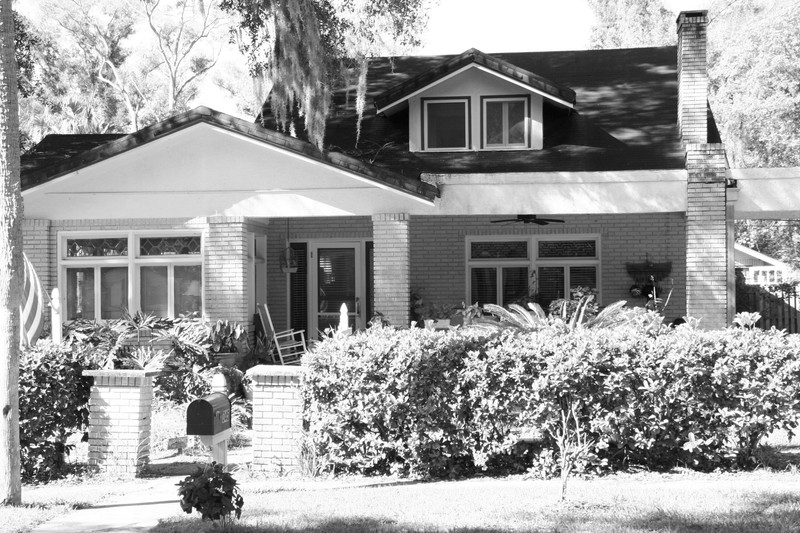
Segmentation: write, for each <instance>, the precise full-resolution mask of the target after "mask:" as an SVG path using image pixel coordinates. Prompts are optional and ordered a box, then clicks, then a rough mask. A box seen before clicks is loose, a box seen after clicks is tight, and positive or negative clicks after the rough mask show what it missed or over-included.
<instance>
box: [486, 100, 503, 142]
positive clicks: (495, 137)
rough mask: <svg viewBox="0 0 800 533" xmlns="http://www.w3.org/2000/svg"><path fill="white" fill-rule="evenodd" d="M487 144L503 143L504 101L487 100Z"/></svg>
mask: <svg viewBox="0 0 800 533" xmlns="http://www.w3.org/2000/svg"><path fill="white" fill-rule="evenodd" d="M486 144H503V102H486Z"/></svg>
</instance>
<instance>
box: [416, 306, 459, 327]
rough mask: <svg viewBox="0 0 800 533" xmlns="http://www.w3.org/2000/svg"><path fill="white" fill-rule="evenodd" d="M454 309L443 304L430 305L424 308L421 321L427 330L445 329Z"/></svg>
mask: <svg viewBox="0 0 800 533" xmlns="http://www.w3.org/2000/svg"><path fill="white" fill-rule="evenodd" d="M453 310H454V307H453V306H452V305H444V304H430V305H428V306H426V307H425V310H424V314H423V319H424V321H425V327H426V328H427V329H447V328H449V327H450V317H451V316H452V315H453Z"/></svg>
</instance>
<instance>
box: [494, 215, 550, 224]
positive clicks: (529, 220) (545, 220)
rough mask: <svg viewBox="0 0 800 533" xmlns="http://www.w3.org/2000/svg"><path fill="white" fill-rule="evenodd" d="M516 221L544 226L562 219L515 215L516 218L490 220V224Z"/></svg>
mask: <svg viewBox="0 0 800 533" xmlns="http://www.w3.org/2000/svg"><path fill="white" fill-rule="evenodd" d="M517 222H522V223H523V224H538V225H539V226H546V225H548V224H550V223H551V222H556V223H559V224H563V223H564V221H563V220H559V219H557V218H541V217H538V216H536V215H517V218H504V219H501V220H492V224H498V223H506V224H515V223H517Z"/></svg>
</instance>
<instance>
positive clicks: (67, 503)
mask: <svg viewBox="0 0 800 533" xmlns="http://www.w3.org/2000/svg"><path fill="white" fill-rule="evenodd" d="M132 483H142V482H141V481H133V482H132ZM129 489H130V485H128V482H125V483H120V482H119V481H118V480H114V479H110V478H104V477H82V478H80V479H70V480H66V481H59V482H56V483H50V484H47V485H24V486H23V487H22V506H20V507H3V506H0V533H26V532H27V531H30V530H31V529H33V528H34V527H36V526H37V525H39V524H41V523H43V522H46V521H48V520H51V519H53V518H55V517H57V516H58V515H60V514H63V513H65V512H68V511H70V510H72V509H81V508H84V507H88V506H90V505H94V504H97V503H98V502H101V501H102V500H104V499H105V498H107V497H109V496H112V495H117V494H123V493H125V491H127V490H129Z"/></svg>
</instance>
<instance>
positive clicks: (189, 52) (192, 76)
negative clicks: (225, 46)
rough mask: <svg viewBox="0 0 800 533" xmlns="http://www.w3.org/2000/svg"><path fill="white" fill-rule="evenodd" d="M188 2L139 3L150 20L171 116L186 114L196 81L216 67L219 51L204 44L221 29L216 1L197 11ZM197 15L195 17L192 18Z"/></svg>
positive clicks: (156, 0) (141, 0)
mask: <svg viewBox="0 0 800 533" xmlns="http://www.w3.org/2000/svg"><path fill="white" fill-rule="evenodd" d="M190 4H191V2H190V1H189V0H178V1H177V2H174V3H173V4H171V5H166V4H164V3H162V0H137V2H136V4H135V5H137V6H138V8H139V9H140V13H141V14H142V15H143V16H144V18H145V19H146V20H147V25H148V27H149V28H150V31H151V33H152V36H153V38H154V40H155V45H156V46H155V48H156V50H157V54H158V56H159V58H160V61H158V63H157V65H158V66H157V69H158V70H160V71H161V72H162V73H163V74H164V77H165V78H166V81H167V84H166V87H167V98H166V100H167V104H168V106H169V113H170V114H174V113H176V112H180V111H184V110H185V109H186V107H187V106H186V104H187V101H188V100H189V98H191V96H193V94H194V91H195V90H196V81H197V80H198V79H199V78H201V77H202V76H203V75H204V74H205V73H207V72H208V71H209V70H211V69H212V68H213V67H214V65H216V63H217V57H218V56H219V50H216V51H215V50H213V49H210V48H208V47H206V49H205V50H201V48H203V44H206V42H207V41H208V40H209V39H208V38H209V37H211V36H212V35H213V34H215V33H216V32H217V31H218V30H219V29H220V28H221V26H222V19H221V18H220V17H219V14H218V6H217V2H216V0H210V1H208V2H206V3H205V4H204V5H203V8H202V9H201V10H198V11H194V10H192V6H191V5H190ZM192 15H194V16H192Z"/></svg>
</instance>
